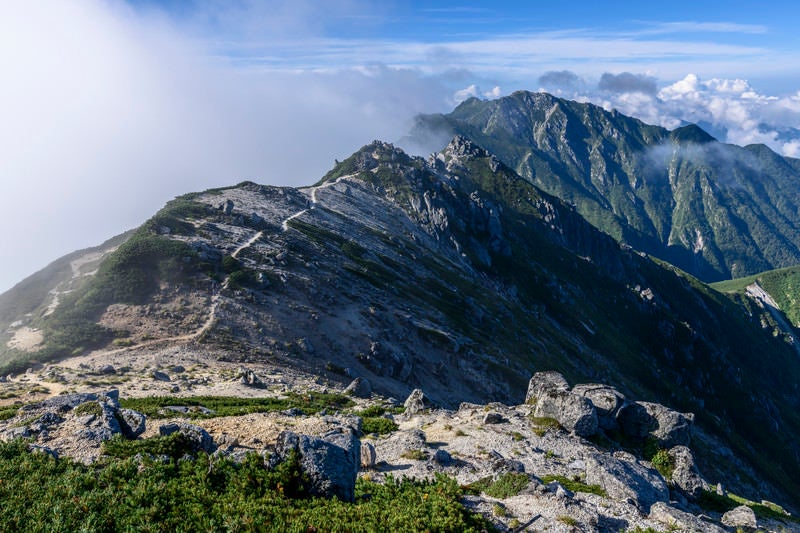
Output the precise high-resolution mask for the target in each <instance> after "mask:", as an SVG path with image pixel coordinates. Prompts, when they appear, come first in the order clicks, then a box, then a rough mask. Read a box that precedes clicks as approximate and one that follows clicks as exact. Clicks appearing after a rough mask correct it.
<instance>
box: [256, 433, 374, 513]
mask: <svg viewBox="0 0 800 533" xmlns="http://www.w3.org/2000/svg"><path fill="white" fill-rule="evenodd" d="M293 451H294V452H297V453H298V454H299V456H300V468H301V469H302V471H303V473H304V474H306V475H307V476H308V478H309V480H310V485H309V487H308V488H309V492H310V493H311V495H312V496H320V497H323V498H331V497H334V496H335V497H337V498H339V499H341V500H343V501H346V502H351V501H353V499H354V497H355V485H356V477H357V476H358V469H359V466H360V464H361V444H360V442H359V440H358V439H357V438H356V436H355V434H354V433H353V431H352V430H350V429H349V428H339V429H337V430H334V431H331V432H329V433H327V434H325V435H323V436H322V437H309V436H308V435H298V434H297V433H294V432H292V431H284V432H282V433H281V434H280V435H279V436H278V442H277V444H276V445H275V455H274V459H271V460H270V464H273V465H274V464H277V463H278V462H280V461H283V460H285V459H286V458H287V457H288V456H289V454H290V453H292V452H293Z"/></svg>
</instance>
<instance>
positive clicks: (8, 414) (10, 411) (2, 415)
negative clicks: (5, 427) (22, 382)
mask: <svg viewBox="0 0 800 533" xmlns="http://www.w3.org/2000/svg"><path fill="white" fill-rule="evenodd" d="M18 412H19V406H12V407H0V420H8V419H9V418H14V417H15V416H17V413H18Z"/></svg>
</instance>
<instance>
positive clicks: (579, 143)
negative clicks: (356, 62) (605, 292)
mask: <svg viewBox="0 0 800 533" xmlns="http://www.w3.org/2000/svg"><path fill="white" fill-rule="evenodd" d="M457 134H461V135H464V136H466V137H468V138H471V139H473V140H474V141H475V142H477V143H478V144H480V145H482V146H484V147H485V148H487V149H488V150H489V151H491V152H492V153H494V154H496V155H497V157H498V158H499V159H500V160H501V161H503V162H504V163H506V164H507V165H509V166H510V167H511V168H513V169H514V170H515V171H516V172H517V173H519V174H520V175H521V176H522V177H524V178H525V179H527V180H529V181H531V182H532V183H534V184H536V185H537V186H539V187H540V188H542V189H544V190H545V191H547V192H549V193H551V194H553V195H555V196H557V197H559V198H562V199H563V200H565V201H567V202H570V203H573V204H575V205H576V208H577V210H578V211H579V212H580V213H581V214H582V215H583V216H584V217H585V218H586V219H587V220H589V221H590V222H592V223H593V224H594V225H595V226H596V227H598V228H599V229H601V230H603V231H605V232H606V233H608V234H610V235H612V236H613V237H614V238H615V239H617V240H620V241H622V242H626V243H628V244H630V245H631V246H633V247H634V248H636V249H639V250H642V251H645V252H647V253H650V254H653V255H655V256H657V257H660V258H662V259H664V260H666V261H668V262H670V263H673V264H675V265H677V266H679V267H680V268H682V269H683V270H686V271H687V272H690V273H692V274H693V275H695V276H697V277H699V278H700V279H703V280H704V281H719V280H722V279H729V278H731V277H741V276H744V275H748V274H755V273H757V272H761V271H765V270H770V269H772V268H778V267H786V266H790V265H792V264H796V263H800V249H799V248H798V245H797V244H796V243H798V242H800V218H799V216H798V205H797V200H796V199H797V198H800V189H798V187H799V186H798V183H799V182H800V179H798V177H800V174H799V171H800V166H798V162H797V161H796V160H793V159H791V158H784V157H781V156H778V155H777V154H775V153H774V152H772V151H771V150H769V149H768V148H766V147H764V146H758V145H750V146H747V147H737V146H734V145H725V144H722V143H719V142H717V141H716V140H715V139H714V138H713V137H711V136H710V135H708V134H707V133H706V132H704V131H703V130H702V129H700V128H699V127H698V126H695V125H689V126H683V127H680V128H677V129H676V130H673V131H672V132H670V131H669V130H667V129H665V128H662V127H659V126H651V125H647V124H645V123H644V122H642V121H640V120H638V119H634V118H631V117H626V116H625V115H622V114H621V113H619V112H617V111H615V110H611V111H606V110H605V109H603V108H601V107H598V106H595V105H593V104H588V103H579V102H573V101H568V100H563V99H560V98H557V97H554V96H552V95H548V94H546V93H530V92H526V91H518V92H515V93H513V94H512V95H510V96H507V97H503V98H500V99H497V100H490V101H482V100H479V99H477V98H471V99H468V100H466V101H464V102H462V103H461V104H460V105H459V106H458V107H457V108H456V109H455V110H454V111H452V112H451V113H449V114H434V115H420V116H418V118H417V123H416V125H415V127H414V129H413V130H412V133H411V135H410V136H409V138H408V140H411V141H413V142H417V143H418V144H421V145H426V144H427V145H430V144H432V143H433V144H435V143H436V140H437V139H438V138H449V137H452V136H453V135H457Z"/></svg>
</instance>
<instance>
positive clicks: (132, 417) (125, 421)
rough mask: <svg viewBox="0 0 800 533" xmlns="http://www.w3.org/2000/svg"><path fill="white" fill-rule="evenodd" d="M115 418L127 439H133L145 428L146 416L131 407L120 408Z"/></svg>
mask: <svg viewBox="0 0 800 533" xmlns="http://www.w3.org/2000/svg"><path fill="white" fill-rule="evenodd" d="M117 420H118V422H119V426H120V429H121V430H122V434H123V435H125V437H126V438H129V439H135V438H136V437H138V436H139V435H141V434H142V433H144V432H145V430H146V429H147V427H146V417H145V416H144V415H143V414H142V413H140V412H138V411H134V410H133V409H120V410H119V411H118V416H117Z"/></svg>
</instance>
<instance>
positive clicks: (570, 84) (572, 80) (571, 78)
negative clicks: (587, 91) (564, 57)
mask: <svg viewBox="0 0 800 533" xmlns="http://www.w3.org/2000/svg"><path fill="white" fill-rule="evenodd" d="M538 82H539V87H541V88H543V89H544V90H546V91H550V92H561V91H580V90H582V89H583V88H584V86H585V83H584V81H583V78H581V77H580V76H578V75H577V74H575V73H574V72H572V71H570V70H551V71H549V72H545V73H544V74H542V75H541V76H539V80H538Z"/></svg>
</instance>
